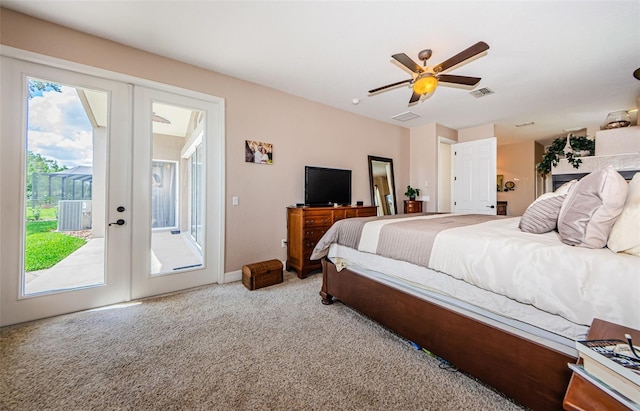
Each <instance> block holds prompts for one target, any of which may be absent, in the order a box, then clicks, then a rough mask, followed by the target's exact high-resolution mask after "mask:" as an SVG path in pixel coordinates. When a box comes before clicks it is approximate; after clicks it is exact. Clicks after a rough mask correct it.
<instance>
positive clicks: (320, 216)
mask: <svg viewBox="0 0 640 411" xmlns="http://www.w3.org/2000/svg"><path fill="white" fill-rule="evenodd" d="M331 224H333V218H332V214H331V211H329V212H326V211H317V212H314V211H307V212H306V213H304V216H303V217H302V226H303V227H304V228H307V227H329V226H331Z"/></svg>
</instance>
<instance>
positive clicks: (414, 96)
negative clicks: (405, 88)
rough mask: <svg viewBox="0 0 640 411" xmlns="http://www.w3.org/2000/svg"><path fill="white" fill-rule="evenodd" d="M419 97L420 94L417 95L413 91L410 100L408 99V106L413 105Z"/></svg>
mask: <svg viewBox="0 0 640 411" xmlns="http://www.w3.org/2000/svg"><path fill="white" fill-rule="evenodd" d="M420 96H421V94H418V93H416V92H415V91H414V92H413V94H412V95H411V98H410V99H409V104H411V103H415V102H416V101H418V100H420Z"/></svg>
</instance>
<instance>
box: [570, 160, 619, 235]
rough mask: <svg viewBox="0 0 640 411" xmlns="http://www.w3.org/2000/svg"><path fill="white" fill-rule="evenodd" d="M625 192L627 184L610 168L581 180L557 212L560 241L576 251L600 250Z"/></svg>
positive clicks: (572, 188) (617, 213)
mask: <svg viewBox="0 0 640 411" xmlns="http://www.w3.org/2000/svg"><path fill="white" fill-rule="evenodd" d="M627 191H628V187H627V182H626V181H625V180H624V178H622V176H621V175H620V174H619V173H618V172H617V171H616V170H614V168H613V167H612V166H608V167H607V168H604V169H600V170H598V171H594V172H593V173H591V174H589V175H587V176H585V177H583V178H582V179H581V180H580V181H578V182H577V183H576V184H574V185H573V186H572V187H571V188H570V189H569V193H568V194H567V198H565V200H564V203H563V204H562V207H561V208H560V214H559V216H558V232H559V233H560V240H562V242H564V243H566V244H569V245H575V246H580V247H587V248H602V247H604V246H605V245H606V244H607V239H608V238H609V233H610V232H611V228H612V227H613V224H614V223H615V222H616V219H617V218H618V216H619V215H620V213H622V209H623V207H624V202H625V199H626V198H627Z"/></svg>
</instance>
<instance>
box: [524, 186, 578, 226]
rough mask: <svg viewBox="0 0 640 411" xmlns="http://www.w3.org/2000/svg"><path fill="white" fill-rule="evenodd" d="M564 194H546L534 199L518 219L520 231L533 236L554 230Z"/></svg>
mask: <svg viewBox="0 0 640 411" xmlns="http://www.w3.org/2000/svg"><path fill="white" fill-rule="evenodd" d="M565 197H567V195H566V194H560V195H558V194H556V193H547V194H543V195H541V196H540V197H538V198H537V199H536V201H534V202H533V203H531V205H530V206H529V207H527V209H526V210H525V212H524V214H523V215H522V217H521V218H520V224H519V225H518V227H519V228H520V231H524V232H525V233H533V234H544V233H548V232H549V231H552V230H555V228H556V225H557V224H558V214H560V207H562V202H563V201H564V199H565Z"/></svg>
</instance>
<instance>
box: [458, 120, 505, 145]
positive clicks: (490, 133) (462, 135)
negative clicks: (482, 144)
mask: <svg viewBox="0 0 640 411" xmlns="http://www.w3.org/2000/svg"><path fill="white" fill-rule="evenodd" d="M490 137H497V136H496V131H495V125H494V124H493V123H489V124H483V125H481V126H477V127H469V128H463V129H461V130H458V142H460V143H466V142H468V141H475V140H482V139H483V138H490Z"/></svg>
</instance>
